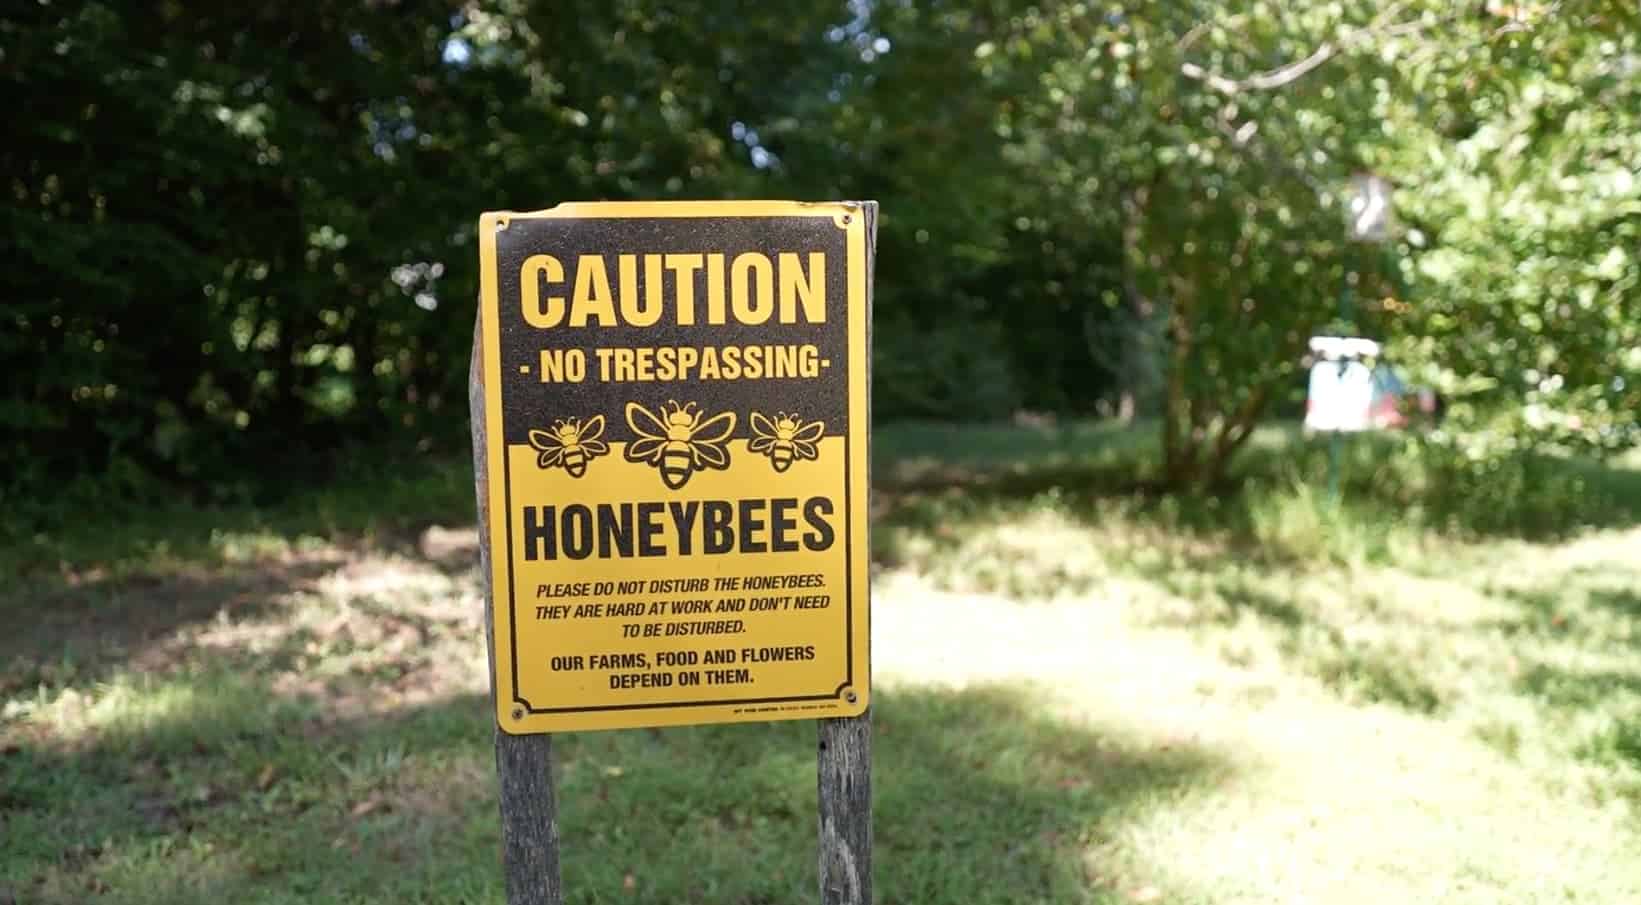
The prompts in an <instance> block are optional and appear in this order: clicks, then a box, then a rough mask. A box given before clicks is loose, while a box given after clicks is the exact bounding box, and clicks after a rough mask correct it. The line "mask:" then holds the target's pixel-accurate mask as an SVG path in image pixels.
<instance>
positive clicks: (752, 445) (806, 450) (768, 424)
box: [746, 412, 826, 471]
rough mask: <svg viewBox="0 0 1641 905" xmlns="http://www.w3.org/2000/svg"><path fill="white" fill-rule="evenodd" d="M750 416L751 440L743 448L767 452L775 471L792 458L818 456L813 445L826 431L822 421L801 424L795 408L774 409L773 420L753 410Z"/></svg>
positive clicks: (786, 465)
mask: <svg viewBox="0 0 1641 905" xmlns="http://www.w3.org/2000/svg"><path fill="white" fill-rule="evenodd" d="M751 420H752V440H751V442H749V443H748V444H747V446H746V448H747V450H748V451H749V452H755V453H763V454H764V455H766V456H768V457H769V462H770V464H771V465H774V466H775V470H776V471H785V470H787V469H788V468H791V467H792V460H794V459H817V458H819V457H820V450H818V449H816V448H815V444H816V443H817V442H819V440H820V438H821V434H823V433H825V431H826V424H825V422H822V421H811V422H809V423H808V424H805V423H804V422H803V419H802V418H799V417H798V415H797V413H796V412H794V413H792V414H790V415H789V414H787V413H786V412H778V413H776V415H775V418H774V419H773V420H771V419H770V418H769V417H768V416H767V415H764V414H762V413H760V412H753V413H752V419H751Z"/></svg>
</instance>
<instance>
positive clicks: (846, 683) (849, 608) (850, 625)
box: [497, 217, 871, 714]
mask: <svg viewBox="0 0 1641 905" xmlns="http://www.w3.org/2000/svg"><path fill="white" fill-rule="evenodd" d="M586 219H588V220H609V219H615V218H610V217H588V218H586ZM701 219H707V220H710V219H716V218H712V217H704V218H701ZM726 219H727V218H726ZM737 219H765V220H769V219H779V218H775V217H746V218H737ZM868 241H870V240H869V239H868ZM844 248H845V251H844V259H843V267H844V279H845V285H847V281H848V275H849V273H850V268H851V267H852V266H856V265H857V264H858V266H861V267H865V266H867V262H866V261H859V262H856V261H853V260H851V258H850V256H849V253H848V242H847V240H845V244H844ZM869 291H870V290H868V292H869ZM863 303H864V302H863ZM846 310H847V309H846ZM868 329H870V325H868ZM845 335H846V341H845V346H846V347H847V348H848V350H849V367H850V368H853V367H854V366H855V358H856V357H857V355H859V356H860V357H863V358H864V357H865V356H864V355H862V354H861V353H862V351H863V350H858V349H855V348H854V336H853V335H849V334H848V331H847V330H846V331H845ZM869 366H870V362H869V361H867V362H863V363H862V367H869ZM850 373H851V372H850V371H849V370H847V369H846V370H845V371H844V377H843V380H844V392H845V395H846V396H847V393H848V392H849V384H850V381H849V375H850ZM869 386H870V384H868V387H869ZM497 392H500V388H499V387H498V389H497ZM502 411H503V415H502V417H503V418H504V419H505V418H506V406H505V404H504V405H503V406H502ZM856 428H857V425H856V424H855V423H854V422H853V420H851V421H850V423H849V429H848V430H846V431H844V432H843V530H844V535H843V577H844V582H843V583H844V592H843V651H844V654H843V655H844V678H843V682H842V683H841V684H839V685H838V687H837V688H835V689H833V690H832V691H831V693H829V694H812V695H800V696H797V697H782V698H722V699H718V700H712V701H665V702H655V703H649V704H607V705H603V706H599V707H545V708H538V707H536V706H535V705H534V704H531V703H530V702H529V701H528V700H526V699H525V698H524V697H523V696H522V695H520V694H519V647H518V620H519V612H518V598H517V591H518V583H517V581H516V580H515V579H514V577H513V555H514V552H515V551H514V549H513V463H512V445H511V444H509V443H508V442H507V439H506V433H507V432H506V427H505V426H501V433H502V445H501V464H502V468H501V481H502V497H503V499H504V500H505V506H506V508H505V512H506V515H507V612H508V614H509V615H508V619H507V645H508V648H509V650H511V651H512V656H511V657H510V658H509V659H510V661H511V666H512V672H513V703H515V704H518V705H520V706H522V707H523V708H524V709H525V711H526V712H527V713H544V714H554V713H606V712H610V711H619V710H661V709H666V708H681V707H722V706H727V705H731V704H788V703H797V702H800V701H834V700H841V699H842V698H843V695H844V690H845V689H847V688H849V687H851V686H853V685H854V684H855V581H854V564H855V551H854V518H855V507H854V488H853V487H851V486H850V483H849V471H850V465H851V464H853V462H854V460H853V459H851V458H850V456H849V452H850V448H849V440H850V435H851V434H852V433H854V431H855V430H856ZM867 429H868V430H870V429H871V428H870V426H869V422H868V427H867Z"/></svg>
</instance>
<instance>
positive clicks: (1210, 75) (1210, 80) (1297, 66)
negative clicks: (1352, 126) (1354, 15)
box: [1179, 0, 1456, 96]
mask: <svg viewBox="0 0 1641 905" xmlns="http://www.w3.org/2000/svg"><path fill="white" fill-rule="evenodd" d="M1406 5H1407V3H1406V2H1405V0H1404V2H1402V3H1396V4H1394V5H1392V6H1391V7H1390V8H1389V9H1387V10H1385V11H1384V12H1383V13H1380V14H1379V16H1378V17H1377V18H1375V19H1374V21H1373V24H1371V25H1367V26H1365V27H1363V28H1357V29H1353V30H1351V31H1349V32H1347V33H1346V34H1345V35H1344V37H1342V38H1340V39H1339V40H1338V42H1337V43H1335V42H1332V41H1324V42H1322V43H1321V44H1320V45H1318V46H1317V48H1316V49H1315V50H1313V51H1311V52H1310V53H1309V54H1307V55H1306V56H1305V57H1304V58H1303V59H1301V60H1298V61H1296V62H1293V63H1289V64H1287V65H1285V66H1279V67H1277V68H1275V69H1271V70H1268V71H1266V72H1261V73H1257V74H1255V75H1251V76H1248V77H1247V78H1243V79H1229V78H1226V77H1225V76H1223V75H1220V74H1218V73H1215V72H1210V71H1208V70H1207V69H1204V68H1203V67H1201V66H1198V65H1197V64H1195V63H1191V62H1185V63H1181V64H1180V67H1179V71H1180V74H1181V75H1184V76H1185V77H1186V78H1189V79H1195V80H1197V81H1199V82H1203V83H1206V84H1207V85H1208V87H1210V88H1212V89H1214V90H1215V91H1218V92H1219V93H1221V94H1224V95H1227V96H1234V95H1237V94H1240V93H1241V92H1244V91H1273V90H1275V89H1277V88H1282V87H1284V86H1286V85H1290V84H1292V83H1293V82H1296V81H1298V80H1299V79H1301V78H1303V77H1304V76H1305V75H1307V74H1309V73H1310V72H1312V71H1314V70H1315V69H1316V68H1317V67H1319V66H1321V65H1322V64H1323V63H1326V62H1327V61H1328V60H1331V59H1333V57H1334V56H1335V55H1337V54H1338V53H1339V51H1340V50H1343V49H1344V48H1346V47H1350V46H1353V45H1355V44H1360V43H1362V42H1363V41H1366V40H1368V39H1369V38H1374V37H1378V36H1381V35H1403V34H1411V33H1413V32H1417V31H1423V30H1424V29H1427V28H1430V27H1432V26H1434V25H1437V24H1440V23H1442V22H1446V21H1448V20H1450V19H1453V18H1456V16H1448V17H1445V18H1443V19H1438V20H1436V21H1434V22H1425V21H1422V20H1415V21H1412V22H1399V23H1392V22H1391V20H1392V19H1394V18H1395V17H1396V15H1397V14H1398V13H1400V12H1401V10H1402V7H1404V6H1406ZM1201 28H1202V26H1201V25H1199V26H1197V27H1196V28H1193V29H1191V31H1190V32H1187V33H1186V37H1187V38H1190V39H1191V40H1192V41H1195V39H1196V38H1197V37H1199V36H1200V32H1199V31H1198V29H1201ZM1181 46H1182V47H1183V46H1186V42H1185V41H1183V40H1182V41H1181Z"/></svg>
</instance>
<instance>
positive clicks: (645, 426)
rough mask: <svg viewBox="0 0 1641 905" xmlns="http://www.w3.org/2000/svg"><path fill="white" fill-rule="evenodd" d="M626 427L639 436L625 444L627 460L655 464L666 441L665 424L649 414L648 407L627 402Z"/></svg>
mask: <svg viewBox="0 0 1641 905" xmlns="http://www.w3.org/2000/svg"><path fill="white" fill-rule="evenodd" d="M627 427H629V428H631V429H632V432H633V433H635V434H637V435H638V437H639V439H637V440H634V441H633V442H631V443H628V444H627V451H626V453H625V455H626V457H627V460H628V461H630V462H649V463H650V464H652V465H653V464H655V462H656V460H658V459H660V458H661V450H662V449H663V448H664V447H665V446H666V443H667V426H666V425H664V424H662V423H661V419H659V418H657V417H655V416H654V415H652V414H650V412H649V410H648V409H646V408H644V407H643V406H641V405H639V404H638V403H636V402H629V403H627Z"/></svg>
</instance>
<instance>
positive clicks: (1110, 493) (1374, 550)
mask: <svg viewBox="0 0 1641 905" xmlns="http://www.w3.org/2000/svg"><path fill="white" fill-rule="evenodd" d="M1350 446H1351V449H1350V453H1351V456H1352V458H1351V459H1350V461H1349V462H1348V463H1347V466H1346V470H1345V474H1346V476H1347V481H1346V483H1345V494H1344V498H1343V500H1342V501H1339V502H1337V503H1336V502H1334V501H1331V500H1329V499H1328V498H1327V496H1326V494H1324V493H1319V492H1318V491H1317V490H1316V489H1315V488H1318V487H1321V486H1324V485H1323V483H1322V481H1323V475H1324V472H1323V469H1324V468H1325V458H1324V456H1325V453H1324V450H1323V449H1322V448H1321V447H1319V446H1317V445H1315V444H1308V443H1306V442H1305V441H1304V440H1303V439H1302V438H1299V437H1297V436H1295V435H1294V434H1292V433H1291V432H1284V431H1280V430H1274V429H1273V430H1269V431H1266V432H1263V433H1261V435H1260V436H1259V437H1258V438H1257V439H1256V444H1255V448H1254V449H1253V450H1252V451H1251V452H1252V455H1251V459H1250V466H1251V469H1250V476H1249V477H1248V478H1247V479H1246V480H1245V481H1243V482H1242V483H1241V485H1239V486H1238V487H1235V488H1230V489H1227V490H1225V491H1224V492H1222V493H1219V494H1218V495H1216V496H1210V497H1206V498H1200V499H1195V500H1182V499H1178V498H1169V497H1161V498H1159V497H1156V496H1153V495H1148V494H1143V493H1136V492H1134V491H1133V490H1132V486H1133V476H1134V473H1135V471H1134V470H1135V463H1136V462H1137V461H1140V460H1143V459H1144V458H1145V457H1147V456H1149V455H1151V454H1152V447H1151V444H1150V441H1149V439H1148V437H1147V436H1146V435H1144V434H1136V433H1135V432H1133V431H1125V430H1122V429H1120V428H1117V427H1113V426H1109V425H1085V424H1073V425H1066V426H1064V427H1056V426H1037V427H996V428H953V427H946V426H939V425H908V426H899V427H888V428H885V429H883V430H881V431H880V432H879V434H878V437H877V455H878V458H877V461H876V462H875V465H874V468H875V472H874V473H875V475H876V480H877V484H878V492H877V493H876V495H875V498H874V509H875V510H876V527H875V533H874V541H873V542H874V548H875V551H874V552H875V554H876V556H875V558H876V566H875V577H874V584H875V589H876V590H875V595H876V596H875V601H874V621H873V625H874V652H875V653H874V656H875V658H876V664H875V672H876V677H875V690H876V697H875V701H876V704H875V706H874V727H875V739H874V753H875V759H874V777H873V778H874V793H875V807H876V815H875V816H876V819H875V831H876V844H877V848H876V863H877V869H876V880H877V884H878V899H879V901H882V902H886V903H938V902H964V903H970V902H983V903H989V902H997V903H1004V902H1009V903H1016V902H1018V903H1028V902H1031V903H1035V902H1056V903H1059V902H1091V903H1119V902H1121V903H1127V902H1150V901H1156V902H1182V903H1183V902H1192V903H1198V902H1200V903H1244V902H1246V903H1254V902H1259V903H1267V902H1329V903H1351V902H1370V901H1371V902H1380V901H1408V902H1415V901H1416V902H1455V903H1468V902H1475V903H1494V902H1500V901H1508V902H1599V903H1615V902H1626V901H1641V854H1637V853H1638V852H1641V658H1638V657H1637V652H1638V651H1637V648H1638V646H1641V472H1637V471H1636V469H1635V466H1634V465H1633V464H1623V463H1621V464H1618V465H1614V466H1609V467H1606V468H1599V467H1596V466H1590V465H1581V464H1578V463H1548V462H1534V463H1506V464H1503V465H1501V466H1499V469H1498V470H1497V471H1496V473H1495V478H1496V479H1497V480H1498V481H1499V483H1500V484H1501V486H1509V487H1513V488H1514V492H1513V494H1512V495H1511V496H1509V497H1502V496H1497V495H1483V491H1477V490H1476V489H1475V488H1473V487H1470V488H1468V489H1467V486H1466V485H1464V484H1463V483H1462V482H1460V481H1457V480H1453V481H1449V480H1448V479H1447V477H1446V476H1445V475H1444V473H1443V472H1442V471H1441V470H1440V469H1439V468H1438V467H1435V466H1430V465H1424V466H1421V464H1420V463H1419V462H1417V461H1414V460H1412V459H1409V458H1407V457H1405V456H1402V457H1400V458H1399V457H1398V456H1400V455H1401V454H1399V453H1398V452H1397V451H1396V450H1395V449H1393V448H1391V447H1389V446H1386V445H1376V444H1373V443H1371V442H1362V443H1352V444H1351V445H1350ZM466 468H467V467H466V463H465V462H459V461H458V462H427V463H423V464H421V465H407V466H405V467H404V468H403V469H401V470H399V471H394V472H386V473H379V474H373V475H367V476H361V477H359V478H358V479H356V480H350V481H345V482H343V483H342V484H341V485H338V486H325V487H316V488H313V489H312V490H310V491H307V492H304V493H300V494H296V495H295V496H293V497H292V498H291V499H290V500H288V501H286V502H284V503H281V504H280V505H278V506H275V507H262V508H254V507H248V506H241V507H221V508H217V509H213V510H200V511H191V510H185V509H182V508H180V507H179V508H172V509H151V510H144V511H133V512H130V513H129V514H128V517H127V518H125V519H124V520H123V521H121V522H120V523H119V524H120V529H119V530H118V531H106V532H105V531H99V530H97V529H98V528H99V527H100V525H97V524H92V525H87V524H82V525H79V526H72V525H71V526H70V527H67V528H65V529H64V530H63V531H61V532H59V533H55V534H52V535H50V536H45V537H33V538H28V539H26V540H25V541H24V542H23V543H21V544H17V545H14V546H13V547H12V548H11V549H8V550H7V551H5V553H4V554H3V555H0V562H4V563H5V564H6V567H7V568H8V570H11V573H12V574H14V575H16V576H17V578H16V579H15V580H13V581H11V582H9V583H8V584H7V585H6V587H5V589H4V590H0V839H3V840H4V841H3V842H0V903H4V902H10V901H14V902H29V903H71V902H72V903H79V902H107V903H133V905H135V903H152V905H158V903H167V905H170V903H192V902H199V903H204V902H213V903H214V902H219V901H236V902H246V903H282V902H321V903H332V902H334V903H364V902H396V903H397V902H430V903H431V902H440V903H450V902H473V903H479V902H484V903H492V902H500V901H502V890H501V872H500V866H499V864H498V861H497V857H498V855H497V852H498V850H499V844H498V839H497V832H498V831H497V825H496V819H495V814H496V802H495V788H494V782H493V769H494V767H493V754H492V752H491V749H490V742H489V733H490V722H489V716H488V714H489V710H488V705H487V702H486V700H485V695H486V687H487V685H486V678H485V675H484V671H483V670H484V657H483V647H482V633H481V631H480V627H479V624H478V617H477V614H478V609H479V598H478V596H477V590H476V587H477V586H476V584H475V577H474V575H473V573H472V568H471V557H472V555H473V545H472V543H473V542H472V537H471V534H470V533H467V532H466V531H464V530H463V528H462V526H464V525H465V524H466V523H467V522H468V521H469V520H470V519H471V502H470V497H471V487H470V483H469V473H468V471H467V470H466ZM1575 489H1576V491H1577V492H1574V491H1575ZM555 753H556V755H557V765H558V771H559V775H558V781H559V789H560V802H561V805H562V808H563V811H564V813H563V815H562V820H561V831H562V834H563V845H564V850H563V855H564V873H565V879H566V883H567V886H568V887H569V889H570V900H571V901H574V902H588V903H592V902H620V903H627V902H634V903H637V902H668V903H674V902H721V903H745V905H753V903H786V902H806V901H813V900H814V899H815V897H816V896H815V868H814V860H815V859H814V837H815V818H814V806H815V801H814V796H815V791H814V787H815V782H814V732H813V727H811V726H809V725H807V724H802V723H779V724H767V725H754V726H740V727H690V728H683V729H669V730H656V731H650V730H637V731H631V732H614V733H584V734H576V735H568V736H564V737H562V738H561V739H559V741H558V744H557V745H556V746H555Z"/></svg>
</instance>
